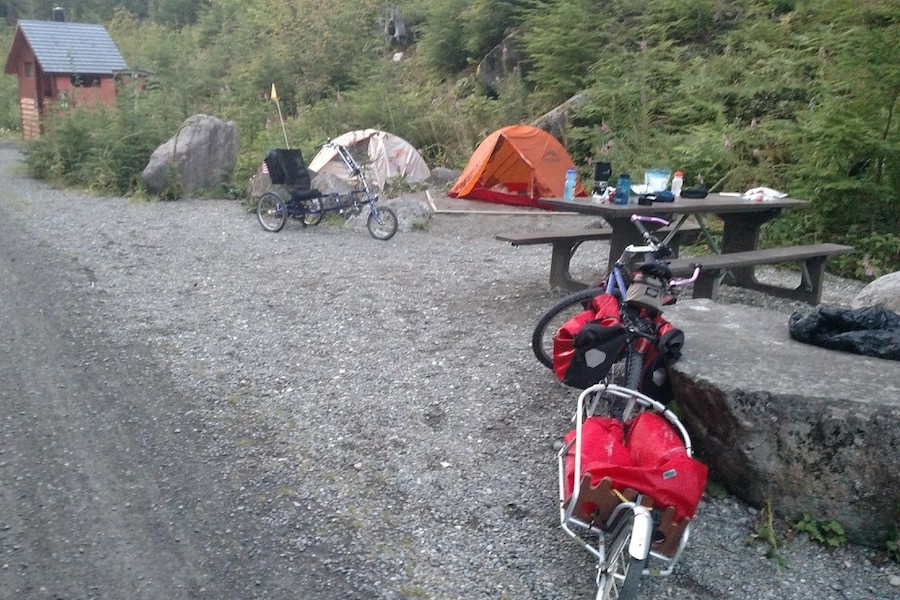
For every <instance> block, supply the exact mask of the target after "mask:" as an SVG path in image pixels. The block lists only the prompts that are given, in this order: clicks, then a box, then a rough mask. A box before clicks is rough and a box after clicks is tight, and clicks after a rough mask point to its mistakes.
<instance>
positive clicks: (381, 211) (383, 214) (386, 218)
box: [366, 205, 397, 241]
mask: <svg viewBox="0 0 900 600" xmlns="http://www.w3.org/2000/svg"><path fill="white" fill-rule="evenodd" d="M366 227H367V228H368V230H369V234H370V235H371V236H372V237H373V238H375V239H376V240H383V241H386V240H389V239H391V238H392V237H394V234H395V233H397V214H396V213H395V212H394V211H393V210H391V209H390V208H387V207H386V206H384V207H381V208H377V209H376V208H375V206H374V205H372V206H371V210H370V212H369V218H368V219H367V220H366Z"/></svg>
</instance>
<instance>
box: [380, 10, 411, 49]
mask: <svg viewBox="0 0 900 600" xmlns="http://www.w3.org/2000/svg"><path fill="white" fill-rule="evenodd" d="M384 35H385V37H387V39H388V41H389V42H390V43H391V45H392V46H404V47H405V46H407V45H409V42H410V35H409V30H408V28H407V27H406V21H404V20H403V17H401V16H400V10H399V9H398V8H397V7H396V6H392V7H391V11H390V14H389V15H388V19H387V22H386V23H385V24H384Z"/></svg>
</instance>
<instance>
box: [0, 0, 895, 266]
mask: <svg viewBox="0 0 900 600" xmlns="http://www.w3.org/2000/svg"><path fill="white" fill-rule="evenodd" d="M56 5H62V6H63V7H64V8H65V9H66V20H68V21H73V22H93V23H102V24H103V25H105V26H106V27H107V29H108V31H109V33H110V35H111V36H112V38H113V40H114V41H115V42H116V44H117V45H118V47H119V49H120V51H121V52H122V54H123V56H124V58H125V60H126V62H127V63H128V66H129V67H130V68H132V69H143V70H147V71H151V72H152V73H153V75H152V78H151V80H150V81H151V84H150V85H149V86H148V87H147V89H145V90H142V91H138V90H136V89H130V90H124V92H125V93H120V94H119V102H118V104H117V106H116V107H115V108H112V109H100V110H98V109H81V108H76V109H75V110H70V111H69V112H67V113H64V114H58V115H55V116H54V118H53V120H52V122H51V125H50V127H49V128H48V132H49V133H48V134H47V135H45V136H44V137H42V138H41V139H40V140H38V141H36V142H30V143H29V144H28V147H27V151H26V153H27V157H28V161H27V162H28V165H29V168H30V170H31V172H32V173H33V174H35V175H37V176H40V177H44V178H47V179H49V180H51V181H53V182H54V183H56V184H58V185H67V186H78V187H88V188H91V189H94V190H96V191H98V192H101V193H103V192H114V193H124V194H127V193H135V192H137V193H139V192H140V187H139V185H140V184H139V182H140V172H141V170H142V169H143V168H144V166H146V164H147V161H148V159H149V156H150V154H151V153H152V151H153V150H154V149H155V148H156V147H157V146H158V145H159V144H160V143H162V142H163V141H165V140H166V139H168V138H169V137H171V136H172V135H173V134H174V132H175V131H176V129H177V127H178V125H179V124H180V123H181V122H182V121H183V120H184V119H185V118H186V117H188V116H190V115H192V114H196V113H207V114H211V115H214V116H217V117H219V118H221V119H225V120H233V121H235V122H236V123H237V125H238V129H239V133H240V139H241V150H240V157H239V160H238V167H237V169H236V171H235V173H234V178H233V184H232V185H231V186H230V187H229V189H223V190H218V191H217V193H218V194H227V195H229V196H232V197H236V198H237V197H245V195H246V187H247V182H248V181H249V179H250V177H251V176H252V175H253V173H254V172H255V171H256V169H257V168H258V166H259V165H260V163H261V159H262V157H263V156H264V155H265V153H266V151H267V150H268V149H269V148H272V147H281V146H283V145H284V136H283V133H282V129H281V125H280V123H279V117H278V112H277V110H276V107H275V105H274V103H273V102H271V101H270V99H269V96H268V94H269V92H270V90H271V87H272V84H275V86H276V88H277V92H278V98H279V102H280V106H281V109H282V111H283V113H284V118H285V122H286V123H285V125H286V128H287V136H288V139H289V140H290V142H291V145H292V146H293V147H299V148H301V149H302V150H303V152H304V155H306V156H310V155H311V154H312V153H313V151H314V149H315V147H316V146H317V145H318V144H321V143H322V142H323V141H324V140H326V139H327V138H331V137H336V136H337V135H339V134H341V133H343V132H345V131H348V130H351V129H359V128H367V127H374V128H379V129H384V130H386V131H390V132H392V133H395V134H398V135H400V136H401V137H403V138H405V139H407V140H409V141H410V142H411V143H412V144H413V145H414V146H416V147H417V148H419V149H420V150H421V151H422V153H423V155H424V156H425V158H426V160H427V162H428V163H429V165H430V166H431V167H436V166H447V167H451V168H457V169H459V168H462V167H463V166H464V165H465V163H466V161H467V160H468V158H469V156H470V155H471V153H472V151H473V150H474V148H475V147H476V146H477V145H478V143H479V142H480V141H481V140H482V139H483V138H484V137H486V136H487V135H488V134H489V133H491V132H492V131H494V130H496V129H498V128H500V127H502V126H505V125H509V124H514V123H529V122H532V121H533V120H534V119H535V118H537V117H539V116H540V115H542V114H544V113H546V112H547V111H549V110H551V109H553V108H555V107H556V106H558V105H559V104H560V103H562V102H565V101H566V100H568V99H569V98H571V97H572V96H573V95H575V94H577V93H583V94H584V96H583V97H584V99H585V101H584V102H583V103H581V104H580V106H579V108H577V109H576V110H575V112H574V113H573V114H572V115H571V116H570V118H569V121H568V125H567V127H566V130H565V132H564V134H563V136H562V137H563V139H561V141H562V143H563V144H564V146H565V147H566V148H567V150H568V151H569V152H570V154H571V155H572V157H573V159H574V160H575V161H576V164H577V165H578V166H579V170H580V174H581V177H582V178H583V179H585V180H590V179H591V177H592V167H591V165H592V163H593V161H594V160H600V159H604V160H608V161H610V162H611V163H612V164H613V169H614V171H615V172H622V171H629V172H632V173H641V172H642V171H643V170H644V169H646V168H652V167H660V166H662V167H666V168H670V169H672V170H676V169H677V170H681V171H683V172H684V173H685V185H686V186H693V185H696V184H697V183H699V182H700V181H701V180H702V181H704V182H705V183H706V185H707V186H709V187H710V188H711V189H712V190H714V191H723V190H724V191H743V190H745V189H747V188H749V187H753V186H757V185H766V186H769V187H773V188H776V189H780V190H785V191H789V192H790V193H791V195H792V196H794V197H798V198H808V199H811V200H812V202H813V204H812V208H811V210H804V211H794V212H793V213H791V214H789V215H788V216H787V217H786V218H782V219H778V220H776V221H773V222H771V223H770V224H769V225H768V226H767V227H766V229H765V232H764V243H767V244H783V243H806V242H812V241H837V242H841V243H847V244H851V245H854V246H855V247H856V249H857V250H856V252H855V253H853V254H852V255H847V256H845V257H837V258H835V259H833V261H832V262H831V263H830V266H831V268H832V270H834V271H836V272H838V273H840V274H843V275H848V276H853V277H857V278H861V279H872V278H874V277H876V276H879V275H881V274H884V273H886V272H893V271H898V270H900V202H898V191H900V169H898V165H900V136H898V125H897V121H898V117H897V114H896V113H897V110H898V94H900V1H898V0H519V1H515V0H396V1H395V2H390V3H388V2H385V1H383V0H327V1H326V0H199V1H198V0H78V1H73V0H70V2H68V3H59V2H58V0H0V19H2V21H0V23H2V27H0V43H2V44H3V47H5V48H9V47H10V45H11V41H12V34H13V32H14V29H15V23H16V20H17V19H19V18H22V19H43V20H49V19H51V18H52V9H53V7H54V6H56ZM394 7H395V8H396V9H397V10H398V11H399V14H400V15H401V16H402V18H403V20H404V21H405V23H406V25H407V27H408V33H409V36H408V39H407V41H406V43H405V44H403V45H401V46H397V45H396V44H395V43H392V42H390V41H389V39H388V37H387V36H386V35H385V25H386V22H387V20H388V16H389V14H390V10H391V9H392V8H394ZM504 39H512V40H514V41H515V44H516V46H517V47H518V49H519V51H520V52H521V60H520V61H519V63H518V65H517V67H516V69H514V72H513V74H512V75H511V76H509V77H507V78H506V79H505V81H504V82H503V83H502V85H501V86H500V88H499V89H497V90H488V89H487V88H485V87H484V86H483V85H482V84H480V83H479V80H478V77H477V76H476V66H477V64H478V62H479V61H480V60H481V59H482V58H483V57H484V56H485V55H486V54H487V53H488V52H489V51H490V50H491V49H492V48H494V47H495V46H496V45H497V44H498V43H500V42H501V41H503V40H504ZM398 52H402V58H400V59H399V60H396V55H397V53H398ZM19 127H20V125H19V113H18V92H17V88H16V80H15V77H13V76H6V77H3V78H0V128H3V129H5V130H8V131H10V132H12V134H13V135H15V132H16V130H18V129H19Z"/></svg>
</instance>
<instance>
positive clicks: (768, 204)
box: [538, 194, 809, 219]
mask: <svg viewBox="0 0 900 600" xmlns="http://www.w3.org/2000/svg"><path fill="white" fill-rule="evenodd" d="M538 202H539V203H540V204H543V205H545V206H551V207H553V208H555V209H558V210H567V211H570V212H579V213H584V214H589V215H600V216H601V217H604V218H607V217H611V218H614V219H615V218H626V217H629V216H631V215H635V214H637V215H646V214H659V213H674V214H702V213H714V214H724V213H750V212H765V211H767V210H773V209H785V208H802V207H805V206H808V205H809V200H799V199H797V198H780V199H777V200H764V201H762V202H757V201H754V200H746V199H744V198H741V197H740V196H738V195H729V194H709V195H708V196H707V197H706V198H676V199H675V201H674V202H654V203H653V204H651V205H648V206H642V205H640V204H613V203H611V202H602V203H601V202H596V201H594V200H593V199H592V198H575V200H573V201H571V202H568V201H566V200H563V199H562V198H541V199H540V200H539V201H538Z"/></svg>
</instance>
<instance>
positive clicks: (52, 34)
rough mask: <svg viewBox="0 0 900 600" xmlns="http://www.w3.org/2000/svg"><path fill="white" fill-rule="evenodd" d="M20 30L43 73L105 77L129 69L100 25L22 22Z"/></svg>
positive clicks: (20, 22)
mask: <svg viewBox="0 0 900 600" xmlns="http://www.w3.org/2000/svg"><path fill="white" fill-rule="evenodd" d="M19 30H20V31H21V32H22V34H23V35H24V36H25V39H26V41H27V42H28V45H29V46H31V49H32V50H33V51H34V54H35V56H36V57H37V62H38V63H39V64H40V65H41V69H43V70H44V72H45V73H86V74H92V75H106V74H112V73H113V72H114V71H119V70H122V69H127V68H128V67H127V65H126V64H125V59H124V58H122V55H121V54H119V49H118V48H117V47H116V44H115V42H113V41H112V38H110V37H109V33H107V31H106V28H104V27H103V26H102V25H92V24H89V23H65V22H59V21H24V20H23V21H19Z"/></svg>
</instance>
